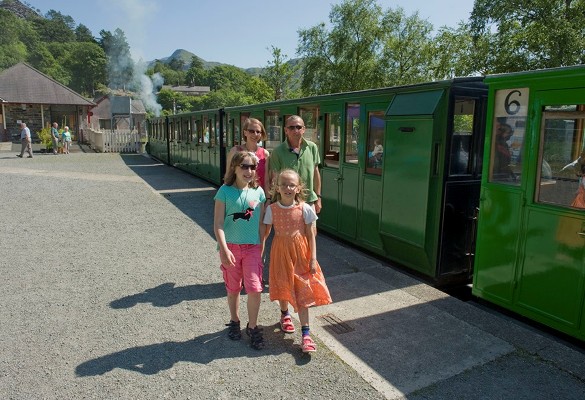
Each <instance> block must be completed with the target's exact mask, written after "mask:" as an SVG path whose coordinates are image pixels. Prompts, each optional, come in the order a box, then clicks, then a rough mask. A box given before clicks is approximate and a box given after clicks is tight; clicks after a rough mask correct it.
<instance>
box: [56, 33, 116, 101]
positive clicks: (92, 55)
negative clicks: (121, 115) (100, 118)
mask: <svg viewBox="0 0 585 400" xmlns="http://www.w3.org/2000/svg"><path fill="white" fill-rule="evenodd" d="M106 65H107V58H106V54H105V53H104V50H103V49H102V48H101V47H100V46H99V45H98V44H97V43H88V42H84V43H71V45H70V51H69V52H68V57H67V58H66V59H65V63H64V67H65V68H67V70H68V71H69V73H70V74H71V82H70V87H71V88H72V89H73V90H75V91H77V92H79V93H82V94H85V95H88V96H94V95H95V89H96V88H97V86H98V84H105V83H106Z"/></svg>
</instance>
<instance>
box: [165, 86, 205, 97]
mask: <svg viewBox="0 0 585 400" xmlns="http://www.w3.org/2000/svg"><path fill="white" fill-rule="evenodd" d="M161 89H170V90H172V91H173V92H178V93H184V94H195V95H202V94H207V93H209V92H210V91H211V88H210V87H209V86H181V85H178V86H171V85H163V86H162V88H161Z"/></svg>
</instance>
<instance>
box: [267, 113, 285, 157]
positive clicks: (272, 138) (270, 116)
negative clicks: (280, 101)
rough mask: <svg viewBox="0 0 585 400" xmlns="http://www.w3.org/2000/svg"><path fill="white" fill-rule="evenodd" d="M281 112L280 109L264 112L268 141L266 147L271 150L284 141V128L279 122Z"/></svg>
mask: <svg viewBox="0 0 585 400" xmlns="http://www.w3.org/2000/svg"><path fill="white" fill-rule="evenodd" d="M279 117H280V112H279V111H278V110H267V111H265V112H264V121H265V122H266V126H265V129H266V136H268V138H267V139H266V143H264V147H265V148H267V149H268V150H269V151H270V150H272V149H274V148H275V147H276V146H278V145H279V144H280V142H281V141H282V128H281V126H280V122H279Z"/></svg>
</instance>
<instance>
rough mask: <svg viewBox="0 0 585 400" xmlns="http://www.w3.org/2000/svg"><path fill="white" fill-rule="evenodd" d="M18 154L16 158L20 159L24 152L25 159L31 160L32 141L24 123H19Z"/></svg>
mask: <svg viewBox="0 0 585 400" xmlns="http://www.w3.org/2000/svg"><path fill="white" fill-rule="evenodd" d="M20 129H21V131H20V143H21V146H20V154H17V155H16V157H20V158H22V156H23V155H24V152H25V151H26V152H27V153H28V157H27V158H33V154H32V139H31V137H30V129H28V127H27V126H26V124H25V123H24V122H21V123H20Z"/></svg>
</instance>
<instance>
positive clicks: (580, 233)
mask: <svg viewBox="0 0 585 400" xmlns="http://www.w3.org/2000/svg"><path fill="white" fill-rule="evenodd" d="M577 235H579V236H581V237H585V232H577Z"/></svg>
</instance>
